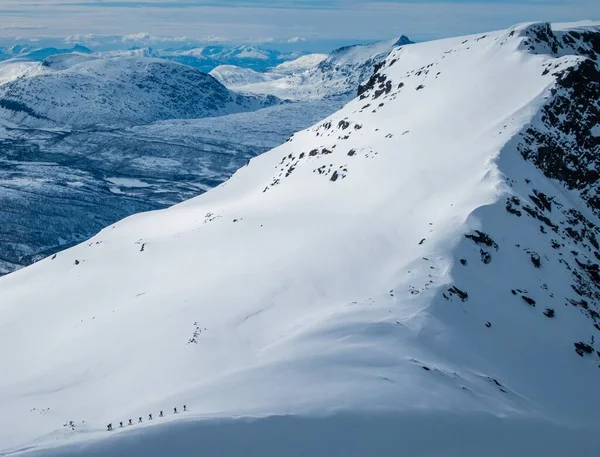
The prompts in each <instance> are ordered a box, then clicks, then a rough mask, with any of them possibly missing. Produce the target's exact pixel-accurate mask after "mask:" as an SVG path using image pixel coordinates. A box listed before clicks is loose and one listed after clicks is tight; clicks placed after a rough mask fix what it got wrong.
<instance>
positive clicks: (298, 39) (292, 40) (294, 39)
mask: <svg viewBox="0 0 600 457" xmlns="http://www.w3.org/2000/svg"><path fill="white" fill-rule="evenodd" d="M305 41H306V38H304V37H301V36H295V37H292V38H290V39H289V40H287V43H304V42H305Z"/></svg>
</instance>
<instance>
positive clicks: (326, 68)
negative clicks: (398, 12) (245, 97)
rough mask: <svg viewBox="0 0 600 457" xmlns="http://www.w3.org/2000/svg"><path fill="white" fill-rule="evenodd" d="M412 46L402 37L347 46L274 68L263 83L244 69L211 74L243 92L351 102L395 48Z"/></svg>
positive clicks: (216, 69)
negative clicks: (323, 54) (336, 99)
mask: <svg viewBox="0 0 600 457" xmlns="http://www.w3.org/2000/svg"><path fill="white" fill-rule="evenodd" d="M411 43H412V42H411V41H410V40H409V39H408V38H407V37H405V36H404V35H402V36H401V37H400V38H398V39H394V40H389V41H380V42H376V43H373V44H369V45H355V46H346V47H343V48H340V49H337V50H335V51H333V52H332V53H331V54H330V55H329V56H327V58H324V57H323V56H322V55H319V54H315V55H313V56H312V57H311V56H304V57H301V58H300V59H297V60H296V61H292V62H286V63H284V64H281V65H279V66H277V67H275V68H273V69H272V70H270V71H269V72H268V73H267V74H266V75H265V76H264V77H263V78H264V79H263V80H262V81H261V80H260V78H259V77H256V75H254V77H248V76H249V75H247V72H245V71H244V70H243V69H238V70H237V74H238V75H239V76H236V77H234V76H233V74H234V73H235V72H234V69H232V68H230V67H228V68H227V69H226V71H223V69H222V68H220V67H217V68H215V70H213V71H212V72H211V74H212V75H213V76H215V77H216V78H217V79H219V81H221V82H222V83H223V84H224V85H225V86H227V87H229V88H230V89H233V90H236V91H239V92H243V93H251V94H269V95H274V96H276V97H279V98H285V99H290V100H315V99H323V98H338V99H342V100H350V99H352V98H353V97H354V96H355V94H356V89H357V88H358V86H359V85H360V84H361V83H363V82H364V81H365V80H367V79H369V77H370V76H371V74H372V73H373V68H374V67H375V66H376V65H377V64H378V63H380V62H381V61H383V60H384V59H385V57H386V56H387V55H388V54H389V53H390V51H391V50H392V49H394V48H395V47H398V46H404V45H407V44H411Z"/></svg>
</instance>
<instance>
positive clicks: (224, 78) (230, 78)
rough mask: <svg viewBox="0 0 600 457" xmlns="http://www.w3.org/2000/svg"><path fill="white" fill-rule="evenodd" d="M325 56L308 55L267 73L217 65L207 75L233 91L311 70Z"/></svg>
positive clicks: (282, 64) (325, 56)
mask: <svg viewBox="0 0 600 457" xmlns="http://www.w3.org/2000/svg"><path fill="white" fill-rule="evenodd" d="M327 57H328V56H327V54H308V55H305V56H302V57H299V58H297V59H295V60H291V61H288V62H283V63H281V64H279V65H277V66H275V67H273V68H271V69H269V70H268V71H263V72H260V71H255V70H252V69H251V68H243V67H238V66H235V65H219V66H218V67H216V68H215V69H213V70H212V71H211V72H210V73H209V74H210V75H211V76H213V77H214V78H215V79H217V80H218V81H219V82H220V83H221V84H223V85H224V86H226V87H228V88H230V89H232V90H235V89H240V88H243V87H245V86H248V85H250V84H256V83H262V82H266V81H274V80H277V79H282V78H284V77H286V76H291V75H294V74H298V73H304V72H306V71H308V70H311V69H313V68H314V67H316V66H317V65H319V64H320V63H321V62H323V61H324V60H325V59H327Z"/></svg>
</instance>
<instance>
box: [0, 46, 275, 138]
mask: <svg viewBox="0 0 600 457" xmlns="http://www.w3.org/2000/svg"><path fill="white" fill-rule="evenodd" d="M13 65H17V66H18V71H13V69H12V66H13ZM24 65H25V67H24ZM0 66H1V68H0V74H4V73H8V74H11V75H14V74H15V73H18V72H20V74H19V77H16V78H14V77H12V78H5V77H0V79H1V80H2V81H3V82H2V84H0V118H2V119H4V120H6V121H8V122H11V123H13V124H19V125H22V124H26V125H30V126H40V125H46V124H48V125H50V126H53V127H54V126H60V127H65V126H69V127H77V128H87V127H98V125H103V126H118V127H122V126H123V125H132V124H142V123H148V122H151V121H156V120H162V119H174V118H181V119H189V118H201V117H209V116H217V115H224V114H231V113H236V112H242V111H251V110H256V109H258V108H261V107H265V106H270V105H273V104H276V103H278V100H277V99H276V98H274V97H272V96H258V97H257V96H245V95H239V94H234V93H232V92H230V91H229V90H227V89H226V88H225V87H224V86H223V85H222V84H220V83H219V82H218V81H216V80H215V79H214V78H213V77H211V76H210V75H207V74H206V73H202V72H200V71H198V70H195V69H193V68H190V67H188V66H185V65H180V64H177V63H174V62H169V61H166V60H162V59H151V58H145V57H115V58H109V59H106V58H97V57H93V56H89V55H85V54H77V53H75V54H62V55H55V56H51V57H49V58H47V59H45V60H43V61H42V62H41V63H34V62H29V63H23V62H15V63H13V62H12V61H5V62H2V63H0Z"/></svg>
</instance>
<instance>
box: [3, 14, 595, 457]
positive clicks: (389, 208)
mask: <svg viewBox="0 0 600 457" xmlns="http://www.w3.org/2000/svg"><path fill="white" fill-rule="evenodd" d="M557 30H558V29H557ZM597 40H598V29H597V27H596V28H595V27H589V29H588V30H585V31H581V30H579V31H576V32H569V31H568V30H561V31H555V32H553V31H552V30H551V29H550V27H549V25H547V24H528V25H522V26H517V27H514V28H511V29H509V30H506V31H500V32H493V33H488V34H482V35H477V36H468V37H461V38H455V39H448V40H442V41H436V42H431V43H425V44H418V45H411V46H405V47H402V48H399V49H397V50H395V51H394V52H392V53H391V54H390V56H389V57H388V58H387V59H386V61H385V63H384V64H383V65H382V66H381V67H380V68H379V70H378V72H377V73H376V74H375V75H373V77H372V78H371V79H370V81H369V82H368V83H367V84H366V85H365V86H364V87H363V88H362V89H361V92H362V94H361V96H360V97H359V98H357V99H355V100H353V101H352V102H350V103H349V104H348V105H347V106H345V107H344V108H343V109H342V110H341V111H339V112H338V113H336V114H334V115H332V116H331V117H329V118H327V119H325V120H324V121H322V122H320V123H319V124H318V125H315V126H314V127H312V128H310V129H308V130H305V131H302V132H299V133H298V134H296V135H294V137H293V138H292V139H291V140H290V141H288V142H287V143H285V144H284V145H282V146H280V147H278V148H276V149H273V150H272V151H270V152H268V153H266V154H264V155H262V156H260V157H258V158H256V159H253V160H252V161H251V162H250V164H249V165H248V166H246V167H244V168H242V169H240V170H239V171H238V172H237V173H236V174H235V175H234V176H233V177H232V178H231V179H230V180H229V181H228V182H226V183H224V184H222V185H221V186H219V187H218V188H216V189H214V190H212V191H210V192H208V193H206V194H204V195H203V196H201V197H198V198H195V199H192V200H189V201H187V202H185V203H182V204H180V205H177V206H174V207H172V208H170V209H168V210H163V211H159V212H151V213H145V214H139V215H136V216H132V217H129V218H127V219H125V220H123V221H122V222H120V223H118V224H115V225H114V226H111V227H108V228H106V229H105V230H103V231H102V232H100V233H99V234H98V235H97V236H96V237H94V238H92V239H90V240H89V242H86V243H83V244H81V245H79V246H76V247H74V248H72V249H69V250H67V251H64V252H62V253H59V254H58V255H57V256H56V258H54V259H50V258H49V259H46V260H43V261H41V262H39V263H37V264H35V265H33V266H31V267H28V268H25V269H23V270H21V271H18V272H16V273H14V274H11V275H9V276H6V277H4V278H2V279H0V303H1V306H0V347H2V351H1V352H0V366H2V367H5V368H4V369H5V370H6V372H7V373H9V375H8V376H2V377H0V442H1V443H2V445H3V449H4V450H5V452H8V453H10V452H15V451H18V450H20V449H21V450H23V449H30V450H39V455H136V453H142V454H144V455H163V454H166V453H168V454H169V455H189V454H190V451H191V450H193V451H194V452H195V450H196V449H198V448H200V449H202V450H203V451H204V452H206V453H207V455H307V454H308V455H332V454H335V455H399V454H400V453H402V451H405V452H407V455H442V454H443V455H449V456H461V457H465V456H480V455H556V456H562V455H566V454H567V453H569V452H573V453H576V454H577V455H579V456H582V455H583V456H591V455H595V454H594V451H595V449H594V447H595V440H596V438H595V435H594V433H593V431H594V427H595V425H596V424H597V422H598V419H600V400H599V399H598V396H597V395H596V394H595V392H596V391H597V384H598V378H599V376H600V368H599V367H598V364H599V363H600V359H599V356H598V355H597V354H596V349H598V346H597V344H596V343H595V342H594V340H593V336H595V335H597V334H598V331H599V330H600V327H599V326H598V323H597V320H598V318H599V317H600V315H599V314H598V298H599V295H600V290H599V281H598V273H597V272H598V265H597V260H596V259H595V257H596V258H598V257H600V254H598V242H597V236H598V235H599V234H598V214H599V209H600V208H599V206H598V203H597V202H598V200H597V199H596V196H597V194H596V190H597V185H598V182H597V179H596V180H589V181H586V180H585V179H570V178H571V176H570V175H568V173H567V171H570V172H571V173H572V174H576V175H577V174H578V175H580V178H582V177H583V178H585V177H586V176H587V175H586V174H585V173H584V172H585V170H588V171H589V172H590V173H591V171H592V170H597V168H596V167H597V164H598V159H597V154H596V155H594V154H593V152H594V151H595V152H596V153H597V148H598V137H597V136H596V135H597V134H596V133H594V131H596V130H597V129H596V130H594V129H595V128H596V125H597V122H598V113H599V106H598V94H599V93H600V88H599V87H598V86H599V84H598V78H597V76H598V74H599V73H598V68H597V63H596V62H597V53H596V51H595V50H594V46H595V43H597ZM569 102H572V103H574V105H571V104H570V103H569ZM566 146H568V149H566ZM571 154H573V155H576V156H577V157H580V156H581V157H585V158H586V162H585V170H580V171H579V172H577V170H576V168H575V166H576V165H577V164H575V165H572V163H571V162H570V157H571ZM569 163H571V165H569V166H568V167H567V168H565V167H562V166H564V165H566V164H569ZM582 166H583V165H582ZM561 167H562V168H561ZM553 174H555V175H556V176H554V175H553ZM550 309H552V311H553V313H550V311H549V310H550ZM544 311H545V312H546V314H547V315H549V316H550V315H552V316H553V317H547V316H546V315H545V314H544ZM575 343H576V344H577V346H575V345H574V344H575ZM576 350H577V351H576ZM183 404H187V405H188V407H189V409H190V411H188V412H186V413H179V414H178V415H175V414H172V408H173V406H178V407H179V408H180V409H181V405H183ZM159 410H164V411H165V412H166V413H168V414H167V417H166V418H162V419H159V418H157V417H156V416H157V413H158V411H159ZM149 413H153V414H154V421H153V422H152V423H151V425H152V426H149V425H150V424H148V423H145V424H142V425H135V426H131V427H127V426H126V427H125V429H124V430H119V429H118V428H117V430H116V431H113V432H111V433H108V432H106V424H108V423H112V424H113V425H114V426H115V427H117V424H118V422H119V421H125V423H127V422H126V421H127V420H128V419H129V418H133V419H134V421H135V418H137V417H139V416H143V418H144V420H146V418H147V414H149ZM281 415H288V416H290V417H289V418H288V419H285V418H281V417H277V416H281ZM239 416H253V417H266V416H271V418H270V419H268V420H256V421H253V422H244V421H234V420H233V419H231V418H234V417H239ZM179 418H185V419H186V420H181V421H178V420H177V419H179ZM218 418H221V419H218ZM228 418H229V419H228ZM367 418H370V419H368V420H367ZM201 419H205V420H201ZM68 421H73V426H72V427H69V426H63V424H65V425H67V424H68ZM382 430H383V431H384V433H382ZM318 432H321V434H320V435H319V434H318ZM202 438H204V440H202ZM265 443H268V447H266V446H265ZM294 443H296V444H297V445H300V446H304V447H301V449H303V450H304V449H306V450H307V452H306V453H302V452H299V451H297V448H296V447H294ZM298 443H300V444H298ZM371 443H372V444H371ZM60 445H67V447H64V448H60V449H55V450H44V449H46V448H47V447H49V446H60ZM388 445H389V446H388ZM392 445H395V446H392ZM81 446H83V447H81ZM167 447H168V449H165V448H167ZM261 450H262V452H261ZM337 451H339V453H338V452H337ZM161 452H162V454H161Z"/></svg>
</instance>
